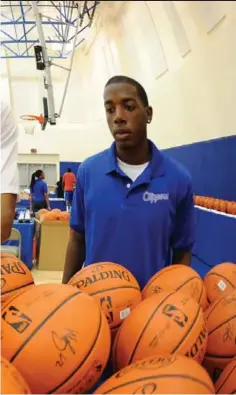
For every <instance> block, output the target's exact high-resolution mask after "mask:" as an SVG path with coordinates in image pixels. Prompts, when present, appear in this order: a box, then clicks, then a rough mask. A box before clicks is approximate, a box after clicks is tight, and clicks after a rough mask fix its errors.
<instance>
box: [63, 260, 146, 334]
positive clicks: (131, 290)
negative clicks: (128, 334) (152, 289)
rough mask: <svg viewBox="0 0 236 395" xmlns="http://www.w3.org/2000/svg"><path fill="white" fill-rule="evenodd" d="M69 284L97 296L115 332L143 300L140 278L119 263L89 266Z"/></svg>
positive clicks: (96, 298) (102, 263)
mask: <svg viewBox="0 0 236 395" xmlns="http://www.w3.org/2000/svg"><path fill="white" fill-rule="evenodd" d="M69 284H70V285H73V286H75V287H77V288H78V289H80V290H81V291H84V292H87V293H88V294H89V295H91V296H93V297H94V299H95V300H96V301H97V302H98V304H99V305H100V306H101V308H102V310H103V311H104V313H105V315H106V317H107V320H108V323H109V326H110V328H111V330H112V332H113V333H116V331H117V329H118V328H119V326H120V324H121V323H122V322H123V320H124V319H125V318H126V317H127V316H128V315H129V314H130V312H131V311H132V310H133V309H134V307H136V306H137V305H138V304H139V303H140V302H141V300H142V296H141V291H140V287H139V284H138V282H137V280H136V279H135V278H134V276H133V275H132V273H130V271H129V270H127V269H126V268H125V267H123V266H121V265H118V264H116V263H111V262H101V263H95V264H92V265H89V266H86V267H84V268H83V269H82V270H80V271H79V272H78V273H76V274H75V275H74V277H72V278H71V280H70V281H69Z"/></svg>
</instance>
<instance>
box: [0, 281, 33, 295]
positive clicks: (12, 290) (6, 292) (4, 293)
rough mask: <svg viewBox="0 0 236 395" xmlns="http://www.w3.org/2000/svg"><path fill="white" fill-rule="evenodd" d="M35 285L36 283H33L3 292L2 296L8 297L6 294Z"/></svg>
mask: <svg viewBox="0 0 236 395" xmlns="http://www.w3.org/2000/svg"><path fill="white" fill-rule="evenodd" d="M33 284H34V281H32V282H31V283H28V284H24V285H21V286H20V287H17V288H14V289H9V290H8V291H5V292H1V294H2V295H6V294H8V293H9V292H15V291H18V290H19V289H21V288H25V287H28V285H33Z"/></svg>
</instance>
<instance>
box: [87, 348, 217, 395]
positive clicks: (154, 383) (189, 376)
mask: <svg viewBox="0 0 236 395" xmlns="http://www.w3.org/2000/svg"><path fill="white" fill-rule="evenodd" d="M214 393H215V391H214V386H213V384H212V381H211V379H210V377H209V376H208V374H207V372H206V371H205V370H204V369H203V367H202V366H201V365H199V364H198V363H197V362H195V361H194V360H192V359H189V358H186V357H183V356H180V355H168V356H153V357H149V358H146V359H143V360H141V361H138V362H135V363H133V364H132V365H129V366H127V367H125V368H124V369H122V370H120V371H119V372H118V373H115V374H114V375H113V376H112V377H110V378H109V379H108V380H107V381H105V383H103V384H102V385H101V386H100V387H99V388H98V389H97V390H96V391H95V394H214Z"/></svg>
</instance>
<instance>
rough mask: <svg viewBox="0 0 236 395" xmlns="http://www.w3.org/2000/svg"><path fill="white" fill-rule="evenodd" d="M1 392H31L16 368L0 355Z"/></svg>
mask: <svg viewBox="0 0 236 395" xmlns="http://www.w3.org/2000/svg"><path fill="white" fill-rule="evenodd" d="M1 394H31V392H30V389H29V387H28V385H27V384H26V382H25V380H24V379H23V377H22V376H21V374H20V373H19V372H18V370H17V369H16V368H15V367H14V366H13V365H12V364H11V363H10V362H8V361H7V360H6V359H5V358H4V357H2V356H1Z"/></svg>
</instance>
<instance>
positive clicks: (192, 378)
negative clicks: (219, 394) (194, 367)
mask: <svg viewBox="0 0 236 395" xmlns="http://www.w3.org/2000/svg"><path fill="white" fill-rule="evenodd" d="M166 378H167V379H170V378H172V379H173V378H182V379H187V380H190V381H195V382H196V383H198V384H201V385H202V386H203V387H205V388H207V389H208V390H210V391H211V392H210V393H212V389H213V388H212V387H210V386H209V385H208V384H207V383H205V382H204V381H202V380H199V379H197V378H195V377H192V376H189V375H187V374H160V375H159V374H157V375H155V376H146V377H142V378H139V379H135V380H132V381H126V382H125V383H123V384H120V385H117V386H116V387H112V388H109V390H107V391H105V392H103V394H110V393H112V392H111V391H114V390H117V389H118V388H122V387H124V386H126V385H129V384H133V383H139V382H140V381H146V380H154V379H166ZM102 386H103V384H101V387H102ZM98 389H99V388H98Z"/></svg>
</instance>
